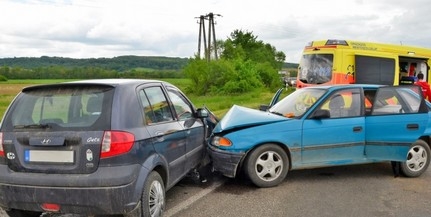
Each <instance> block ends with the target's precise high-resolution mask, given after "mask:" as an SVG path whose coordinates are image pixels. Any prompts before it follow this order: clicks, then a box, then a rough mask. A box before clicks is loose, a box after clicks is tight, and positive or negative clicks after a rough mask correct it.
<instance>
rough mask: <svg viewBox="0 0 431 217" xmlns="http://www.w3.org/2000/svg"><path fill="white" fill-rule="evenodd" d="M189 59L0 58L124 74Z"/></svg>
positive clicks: (15, 63) (30, 65) (2, 62)
mask: <svg viewBox="0 0 431 217" xmlns="http://www.w3.org/2000/svg"><path fill="white" fill-rule="evenodd" d="M189 60H190V59H189V58H176V57H161V56H118V57H113V58H87V59H74V58H67V57H48V56H42V57H14V58H0V67H1V66H10V67H21V68H26V69H34V68H38V67H49V66H63V67H66V68H75V67H80V68H82V67H98V68H103V69H107V70H115V71H118V72H123V71H127V70H131V69H136V68H145V69H153V70H174V71H177V70H181V69H182V68H183V67H184V66H186V65H187V64H188V62H189ZM297 67H298V64H296V63H284V64H283V68H297Z"/></svg>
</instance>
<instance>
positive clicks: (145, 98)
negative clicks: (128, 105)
mask: <svg viewBox="0 0 431 217" xmlns="http://www.w3.org/2000/svg"><path fill="white" fill-rule="evenodd" d="M139 96H140V98H141V102H142V106H143V108H144V114H145V121H146V123H147V124H152V123H158V122H164V121H172V120H173V119H174V118H173V116H172V112H171V110H170V107H169V104H168V101H167V99H166V96H165V95H164V94H163V90H162V88H161V87H149V88H145V89H144V90H143V91H140V92H139Z"/></svg>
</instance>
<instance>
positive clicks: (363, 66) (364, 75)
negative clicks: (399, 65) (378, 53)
mask: <svg viewBox="0 0 431 217" xmlns="http://www.w3.org/2000/svg"><path fill="white" fill-rule="evenodd" d="M355 62H356V64H355V65H356V72H355V77H356V83H358V84H386V85H393V84H394V79H395V59H390V58H382V57H369V56H355Z"/></svg>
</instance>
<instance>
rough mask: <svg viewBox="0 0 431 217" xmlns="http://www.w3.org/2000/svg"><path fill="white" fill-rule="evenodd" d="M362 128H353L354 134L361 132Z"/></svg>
mask: <svg viewBox="0 0 431 217" xmlns="http://www.w3.org/2000/svg"><path fill="white" fill-rule="evenodd" d="M361 131H362V127H353V132H361Z"/></svg>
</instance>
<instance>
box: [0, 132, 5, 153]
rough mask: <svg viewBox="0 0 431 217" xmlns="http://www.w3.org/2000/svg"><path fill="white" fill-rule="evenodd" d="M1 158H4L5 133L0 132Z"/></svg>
mask: <svg viewBox="0 0 431 217" xmlns="http://www.w3.org/2000/svg"><path fill="white" fill-rule="evenodd" d="M0 157H4V149H3V133H1V132H0Z"/></svg>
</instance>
